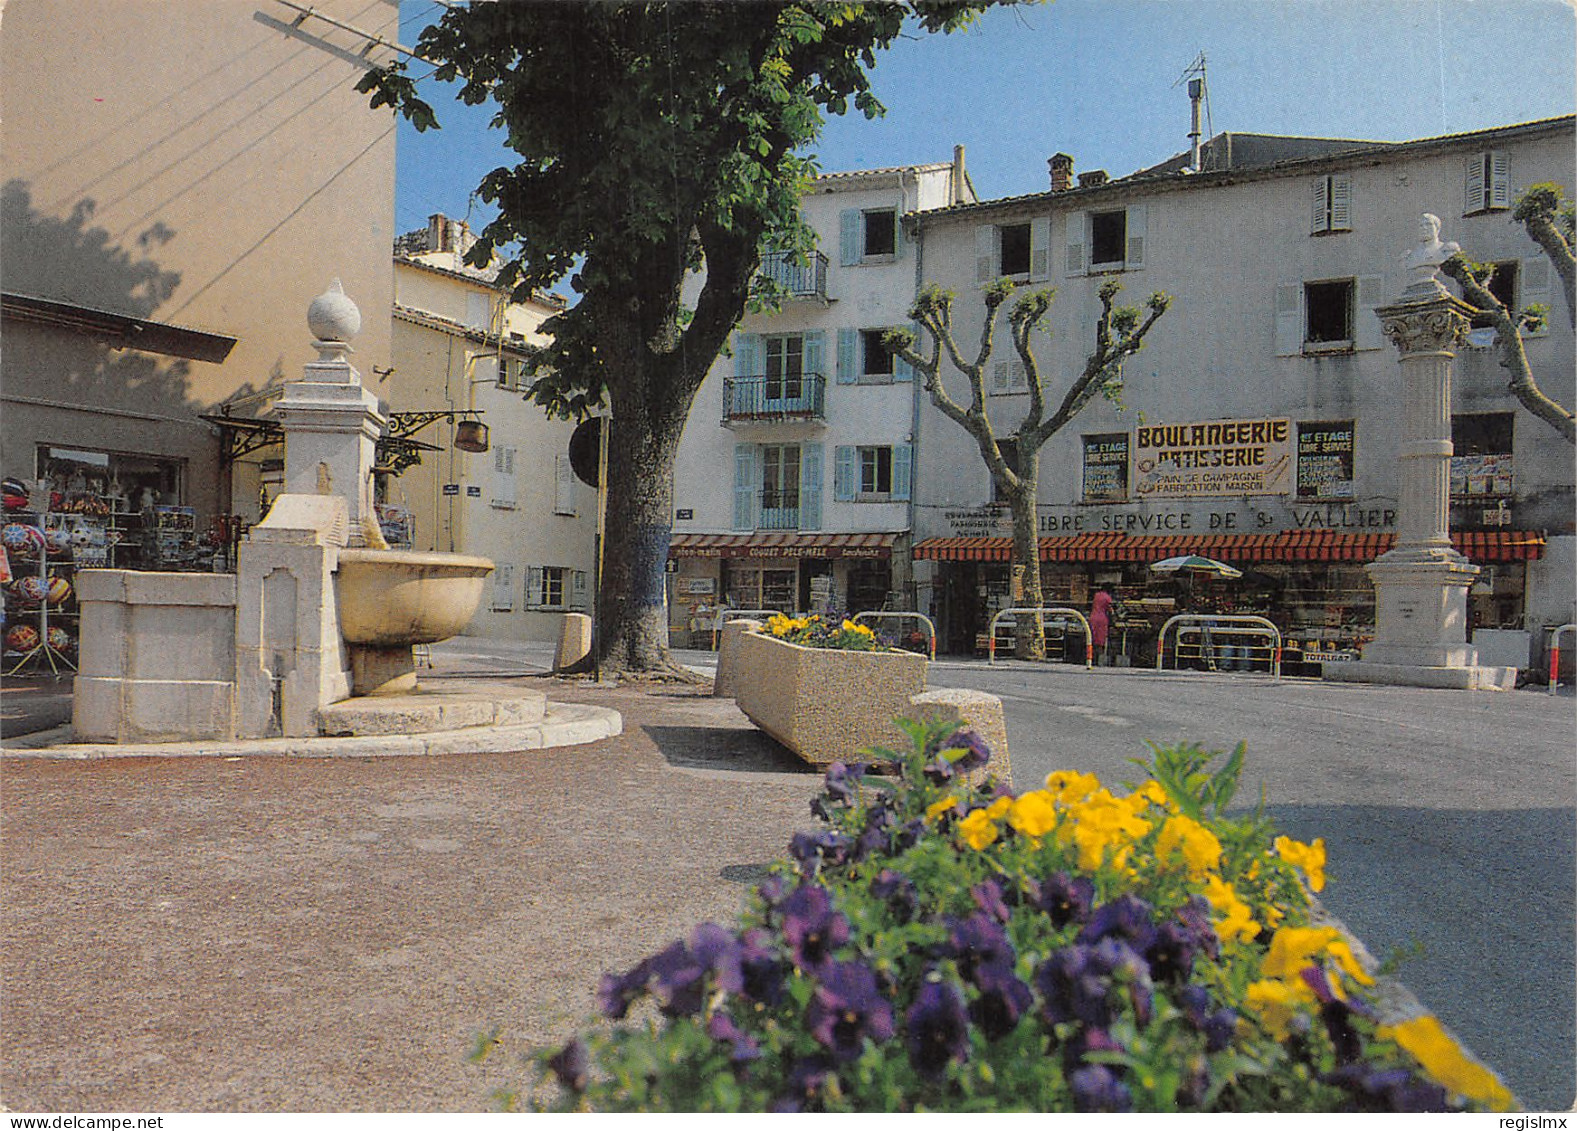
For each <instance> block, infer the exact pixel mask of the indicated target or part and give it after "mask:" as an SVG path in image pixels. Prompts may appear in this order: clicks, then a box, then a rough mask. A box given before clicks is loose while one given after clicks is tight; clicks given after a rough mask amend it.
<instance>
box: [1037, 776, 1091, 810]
mask: <svg viewBox="0 0 1577 1131" xmlns="http://www.w3.org/2000/svg"><path fill="white" fill-rule="evenodd" d="M1046 788H1047V789H1048V790H1050V791H1051V794H1052V796H1053V797H1055V798H1056V800H1057V803H1058V804H1059V805H1072V804H1073V803H1074V802H1075V801H1083V800H1084V799H1085V798H1086V797H1088V796H1090V794H1092V793H1094V792H1095V791H1096V790H1097V789H1100V788H1101V779H1100V778H1098V777H1096V776H1095V775H1094V774H1081V773H1079V772H1078V771H1077V770H1053V771H1052V772H1051V773H1049V774H1047V775H1046Z"/></svg>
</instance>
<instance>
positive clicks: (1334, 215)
mask: <svg viewBox="0 0 1577 1131" xmlns="http://www.w3.org/2000/svg"><path fill="white" fill-rule="evenodd" d="M1331 231H1333V232H1350V231H1352V178H1351V177H1349V176H1347V174H1345V173H1338V174H1337V175H1336V176H1333V177H1332V178H1331Z"/></svg>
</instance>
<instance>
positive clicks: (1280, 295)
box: [1276, 283, 1303, 357]
mask: <svg viewBox="0 0 1577 1131" xmlns="http://www.w3.org/2000/svg"><path fill="white" fill-rule="evenodd" d="M1302 352H1303V284H1301V283H1284V284H1282V285H1281V286H1279V287H1277V288H1276V356H1277V357H1296V356H1298V355H1299V354H1300V353H1302Z"/></svg>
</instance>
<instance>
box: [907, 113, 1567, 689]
mask: <svg viewBox="0 0 1577 1131" xmlns="http://www.w3.org/2000/svg"><path fill="white" fill-rule="evenodd" d="M1060 157H1061V155H1059V158H1060ZM1057 166H1058V159H1053V177H1054V178H1056V177H1058V176H1059V173H1060V175H1061V177H1062V180H1061V181H1060V182H1057V187H1056V188H1055V189H1054V190H1053V191H1050V192H1047V193H1044V194H1037V195H1033V196H1027V197H1018V198H1012V199H1007V200H999V201H987V202H982V203H979V204H975V205H966V206H954V207H950V208H946V209H943V210H940V211H937V212H931V213H922V214H920V215H919V216H918V217H916V218H915V225H914V226H915V227H916V229H917V231H918V233H919V236H920V249H919V250H920V253H921V255H922V258H923V278H924V281H925V282H926V283H931V282H935V283H938V284H940V285H941V286H942V287H944V288H946V289H950V290H952V291H954V292H956V294H957V296H958V298H957V302H956V305H955V308H954V325H955V329H956V331H957V332H958V333H959V335H960V337H961V339H962V340H963V343H964V345H965V348H966V349H968V350H972V349H973V348H974V344H975V343H976V342H978V338H977V337H974V336H973V335H976V334H978V327H979V325H980V319H981V317H982V314H983V304H982V301H981V293H982V284H983V283H985V282H987V281H990V280H992V279H995V278H997V277H999V276H1000V275H1004V274H1005V275H1009V276H1011V277H1014V278H1017V279H1018V280H1020V281H1021V282H1023V283H1024V284H1025V285H1026V287H1038V286H1048V285H1049V286H1054V287H1055V288H1056V289H1057V296H1056V300H1055V302H1054V303H1053V305H1052V308H1051V311H1050V314H1049V316H1048V318H1047V326H1048V329H1049V331H1050V335H1049V336H1047V335H1046V334H1039V335H1036V337H1035V349H1036V357H1037V361H1038V363H1039V365H1040V368H1041V369H1042V370H1043V371H1045V372H1048V373H1049V374H1051V376H1049V377H1048V378H1047V382H1046V384H1047V397H1048V400H1049V401H1050V402H1051V403H1052V404H1055V403H1057V401H1058V400H1060V398H1061V395H1062V391H1063V390H1064V389H1066V388H1067V386H1068V383H1069V382H1070V381H1071V379H1072V376H1073V374H1075V373H1076V372H1077V371H1078V370H1079V369H1080V368H1082V365H1083V361H1084V359H1085V357H1087V355H1088V354H1089V352H1090V351H1091V348H1092V345H1093V331H1094V326H1095V323H1096V317H1097V314H1098V311H1099V299H1098V298H1097V293H1098V290H1099V288H1100V286H1101V285H1102V284H1103V283H1104V282H1106V281H1107V280H1109V279H1116V280H1117V281H1119V282H1120V283H1121V284H1122V286H1123V288H1124V290H1123V293H1122V295H1121V296H1120V300H1119V301H1120V302H1123V303H1126V304H1129V305H1136V306H1142V304H1143V303H1144V300H1145V299H1146V298H1147V297H1148V296H1149V295H1150V294H1152V293H1153V292H1157V291H1164V292H1167V293H1169V294H1171V295H1172V296H1173V302H1172V305H1171V308H1170V310H1169V311H1168V312H1167V313H1166V315H1165V316H1164V317H1163V318H1162V319H1161V320H1160V322H1159V323H1158V324H1157V325H1156V327H1155V328H1154V329H1153V330H1152V332H1151V333H1150V336H1149V338H1148V339H1147V342H1148V345H1147V346H1146V348H1145V349H1144V350H1143V351H1142V352H1141V353H1139V354H1138V355H1136V356H1135V357H1134V358H1132V359H1130V361H1129V362H1128V363H1127V365H1126V366H1125V371H1124V391H1123V396H1122V403H1121V405H1120V406H1119V405H1117V404H1113V403H1110V402H1108V401H1106V400H1103V399H1097V400H1096V401H1095V402H1094V403H1092V404H1091V405H1090V406H1089V407H1088V408H1086V409H1085V411H1084V412H1082V413H1081V414H1080V415H1079V416H1077V417H1076V418H1075V419H1074V420H1073V421H1072V422H1071V423H1070V425H1069V426H1068V427H1067V428H1065V429H1064V430H1063V431H1062V432H1061V433H1060V434H1059V435H1057V436H1055V437H1053V438H1052V439H1051V440H1050V442H1049V443H1048V444H1047V445H1046V447H1045V448H1044V449H1042V453H1041V481H1040V500H1039V502H1040V514H1039V520H1040V531H1041V554H1040V556H1041V561H1042V579H1043V583H1044V584H1045V587H1046V599H1047V602H1048V604H1050V605H1072V606H1075V607H1080V608H1083V609H1086V610H1087V609H1088V608H1089V605H1090V600H1091V597H1092V594H1093V591H1094V589H1095V588H1096V587H1098V586H1100V585H1110V586H1112V587H1113V588H1114V589H1115V590H1116V592H1117V596H1118V598H1119V601H1120V602H1122V605H1123V607H1124V608H1125V609H1126V610H1127V611H1128V613H1129V614H1130V617H1129V619H1130V620H1131V624H1129V628H1130V636H1129V638H1124V641H1123V642H1121V643H1120V644H1119V647H1122V648H1126V649H1127V653H1128V654H1129V658H1130V659H1131V660H1132V661H1133V662H1145V661H1146V660H1147V659H1148V658H1149V654H1148V653H1147V652H1146V645H1145V638H1146V634H1148V635H1149V637H1151V638H1153V630H1154V628H1155V626H1156V624H1157V619H1156V618H1157V617H1159V616H1161V615H1162V614H1163V613H1165V612H1167V611H1169V610H1170V609H1172V608H1175V607H1176V606H1175V605H1173V604H1169V602H1171V601H1172V600H1174V599H1175V596H1176V594H1173V595H1170V596H1169V595H1167V594H1164V593H1162V592H1160V591H1159V590H1158V588H1157V586H1156V584H1155V581H1154V579H1153V578H1152V576H1151V575H1150V574H1149V572H1148V564H1149V563H1151V562H1153V561H1156V560H1159V559H1161V558H1165V557H1168V556H1172V555H1174V554H1181V553H1200V554H1204V555H1207V556H1210V557H1213V558H1218V559H1221V560H1224V561H1227V562H1230V563H1232V564H1234V565H1236V566H1238V567H1239V568H1242V569H1245V570H1246V571H1248V573H1249V576H1248V578H1246V579H1245V582H1244V583H1241V584H1239V585H1238V586H1236V587H1235V588H1233V589H1228V588H1227V587H1225V586H1206V587H1205V590H1206V593H1207V594H1209V595H1210V596H1209V598H1208V599H1209V600H1210V601H1212V602H1213V606H1212V607H1213V608H1214V609H1215V611H1220V612H1237V613H1255V614H1263V615H1266V616H1268V617H1270V618H1271V619H1272V620H1274V621H1275V622H1276V623H1277V624H1278V626H1280V627H1281V629H1282V631H1283V633H1284V635H1285V636H1286V637H1287V639H1288V641H1289V645H1288V653H1287V656H1288V659H1289V662H1297V661H1300V660H1303V659H1304V658H1305V657H1307V662H1308V663H1309V664H1311V665H1312V664H1313V663H1316V662H1322V658H1325V657H1329V661H1325V662H1335V661H1336V660H1338V659H1340V658H1344V657H1347V656H1354V655H1355V654H1356V650H1357V648H1358V646H1359V645H1360V644H1362V643H1363V642H1364V641H1365V640H1366V639H1367V638H1368V637H1369V636H1370V635H1372V632H1373V592H1372V589H1371V587H1370V586H1369V583H1368V580H1367V578H1366V576H1365V575H1364V573H1363V570H1362V566H1363V565H1364V564H1365V563H1366V562H1369V561H1372V560H1374V558H1376V557H1377V556H1379V554H1380V553H1382V552H1383V551H1384V550H1385V549H1386V548H1387V547H1388V545H1389V544H1390V538H1391V536H1392V535H1394V532H1395V529H1396V507H1397V496H1398V494H1399V491H1398V474H1397V461H1398V455H1399V452H1398V442H1399V436H1398V425H1397V421H1398V419H1399V415H1400V406H1399V404H1398V398H1399V396H1400V389H1401V384H1400V377H1399V365H1398V358H1399V354H1398V351H1397V349H1396V348H1395V347H1394V346H1393V345H1392V344H1391V343H1390V342H1388V341H1387V340H1386V339H1385V338H1384V336H1383V335H1382V333H1381V327H1380V322H1379V320H1378V319H1377V318H1376V317H1375V315H1374V309H1375V308H1376V307H1379V306H1383V305H1385V304H1386V303H1390V302H1394V301H1396V299H1397V298H1398V296H1399V295H1400V293H1401V290H1402V287H1403V286H1404V285H1405V280H1406V272H1405V269H1404V267H1403V265H1402V257H1403V255H1404V254H1405V253H1406V252H1407V251H1408V249H1409V248H1410V247H1411V246H1412V245H1413V244H1415V243H1416V242H1417V239H1418V230H1419V216H1420V215H1421V214H1423V213H1432V214H1434V215H1437V216H1439V217H1440V218H1441V221H1442V238H1445V239H1450V240H1455V241H1457V242H1458V243H1460V244H1461V246H1462V249H1463V251H1464V254H1466V255H1467V256H1468V258H1470V259H1473V260H1477V261H1480V262H1488V263H1493V264H1495V265H1496V276H1495V281H1494V284H1493V286H1494V288H1495V289H1496V290H1497V293H1500V294H1501V295H1502V296H1503V298H1504V299H1506V300H1508V301H1509V302H1510V304H1511V305H1512V306H1513V307H1514V308H1516V309H1519V310H1524V311H1527V310H1530V309H1538V308H1547V309H1548V314H1547V317H1546V319H1545V320H1544V323H1543V325H1542V326H1538V327H1536V328H1533V329H1531V330H1530V331H1529V332H1528V333H1527V334H1526V335H1525V340H1526V346H1527V351H1528V355H1529V359H1530V361H1531V363H1532V367H1533V371H1534V373H1535V375H1536V376H1537V378H1538V380H1539V382H1540V384H1541V387H1542V388H1543V389H1544V391H1545V392H1546V393H1548V394H1549V395H1550V396H1552V397H1553V398H1554V399H1555V400H1557V401H1558V402H1560V403H1561V404H1563V405H1566V406H1571V405H1573V404H1574V403H1577V388H1574V385H1577V380H1574V366H1573V348H1574V347H1573V334H1572V325H1571V322H1570V319H1569V318H1568V316H1567V313H1566V308H1565V302H1564V297H1563V295H1562V294H1561V290H1560V286H1561V284H1560V281H1559V278H1558V277H1557V276H1556V274H1555V272H1554V271H1553V270H1552V268H1551V264H1550V263H1549V261H1548V259H1547V257H1545V256H1544V254H1543V252H1542V251H1541V250H1540V249H1539V248H1538V246H1537V245H1536V244H1535V243H1534V242H1533V241H1532V240H1531V239H1530V238H1529V237H1528V236H1527V234H1526V233H1525V232H1524V231H1523V229H1522V227H1521V225H1519V224H1516V223H1514V222H1513V221H1512V220H1511V218H1510V208H1511V207H1512V205H1513V204H1514V203H1515V201H1516V198H1517V196H1518V195H1519V194H1520V192H1522V191H1523V190H1525V189H1526V188H1527V187H1528V186H1530V185H1533V184H1536V183H1540V182H1546V181H1554V182H1557V183H1561V184H1564V185H1566V186H1567V187H1568V189H1569V188H1570V176H1571V172H1572V169H1573V167H1574V146H1573V120H1572V118H1570V117H1566V118H1561V119H1555V120H1551V121H1546V122H1537V123H1530V124H1527V125H1521V126H1513V127H1507V128H1503V129H1497V130H1489V131H1483V132H1480V133H1475V134H1466V135H1457V136H1451V137H1443V138H1435V139H1427V140H1423V141H1418V142H1409V143H1403V144H1377V143H1359V142H1336V141H1328V140H1326V141H1321V140H1319V139H1292V138H1286V139H1280V138H1264V137H1255V136H1245V135H1223V136H1221V137H1218V138H1217V139H1215V140H1214V141H1213V142H1212V143H1211V144H1210V145H1209V146H1208V147H1207V149H1206V152H1205V160H1204V161H1203V162H1202V169H1201V170H1200V171H1197V172H1194V171H1185V170H1184V169H1183V168H1182V166H1181V162H1180V161H1174V162H1170V163H1168V164H1167V165H1162V166H1157V167H1156V168H1155V169H1152V170H1146V171H1144V172H1143V173H1138V174H1134V175H1133V176H1132V177H1126V178H1122V179H1119V180H1107V179H1106V178H1105V177H1104V174H1094V175H1090V174H1086V175H1085V176H1084V177H1083V178H1080V183H1078V184H1074V183H1073V181H1072V178H1071V161H1068V160H1067V159H1065V158H1062V168H1061V169H1060V170H1059V169H1058V167H1057ZM1000 322H1001V324H1000V325H999V327H998V338H997V340H996V353H995V358H996V359H997V364H996V372H995V373H994V377H995V381H994V382H993V387H992V389H991V393H992V395H991V396H990V397H989V398H988V401H989V403H988V406H987V408H988V412H989V414H990V416H991V417H992V419H993V421H994V422H995V423H996V425H997V428H998V433H999V435H1000V434H1002V433H1005V432H1008V431H1010V430H1011V429H1012V428H1013V427H1014V426H1015V425H1016V424H1017V423H1018V421H1019V420H1020V419H1021V418H1022V416H1023V413H1024V411H1025V408H1026V406H1027V402H1028V397H1027V395H1026V392H1025V390H1024V387H1023V378H1022V373H1021V372H1020V370H1019V367H1018V366H1017V363H1016V358H1015V356H1014V355H1013V351H1012V346H1011V343H1010V340H1009V338H1008V334H1007V330H1006V317H1005V312H1004V317H1003V318H1002V319H1001V320H1000ZM1492 337H1493V335H1492V333H1490V332H1488V331H1483V330H1478V331H1475V332H1474V333H1473V334H1472V335H1471V336H1470V339H1469V342H1468V343H1466V344H1464V346H1463V347H1462V348H1460V349H1459V350H1458V352H1457V356H1456V362H1455V377H1454V385H1453V389H1454V401H1453V410H1452V411H1453V440H1454V444H1455V455H1454V459H1453V465H1452V488H1451V489H1452V529H1453V536H1454V538H1455V540H1456V542H1457V544H1458V548H1459V549H1461V550H1462V552H1463V553H1465V554H1466V555H1467V556H1468V558H1469V559H1471V560H1472V561H1474V562H1476V563H1477V564H1479V565H1480V566H1481V567H1483V572H1482V574H1481V575H1480V577H1479V581H1478V583H1477V584H1475V585H1474V587H1473V591H1472V594H1471V601H1470V605H1471V616H1472V621H1473V623H1472V625H1471V626H1470V627H1471V628H1472V629H1473V631H1474V633H1475V639H1477V636H1478V634H1480V633H1484V634H1492V633H1496V632H1501V631H1510V632H1514V633H1519V632H1525V633H1528V634H1529V637H1528V638H1527V640H1526V641H1523V644H1524V646H1531V649H1532V650H1533V652H1534V653H1537V651H1538V650H1539V648H1540V647H1541V641H1542V638H1543V635H1544V632H1545V629H1546V626H1550V625H1558V624H1561V623H1564V622H1568V621H1571V620H1572V619H1573V614H1574V611H1577V610H1574V609H1573V596H1574V590H1577V566H1574V562H1577V554H1574V549H1573V547H1574V544H1577V540H1574V538H1573V507H1574V500H1573V460H1572V449H1571V446H1570V445H1569V444H1567V443H1566V442H1565V440H1564V439H1562V438H1561V437H1560V435H1559V434H1558V433H1556V432H1555V431H1554V430H1553V429H1552V428H1550V426H1549V425H1547V424H1545V423H1544V422H1542V421H1540V420H1539V419H1537V418H1535V417H1534V416H1532V415H1531V414H1529V413H1528V412H1527V411H1526V410H1525V409H1523V408H1521V407H1520V405H1519V404H1518V403H1517V402H1516V400H1515V399H1514V397H1513V396H1512V394H1511V393H1510V392H1509V391H1508V389H1507V387H1506V386H1507V375H1506V373H1505V371H1504V370H1502V369H1500V368H1499V367H1498V365H1497V364H1496V356H1495V354H1494V352H1493V350H1492V349H1491V348H1489V345H1490V340H1492ZM947 375H948V370H947V369H946V368H945V367H944V378H945V379H946V378H947ZM950 386H951V387H952V388H953V389H954V390H955V391H957V390H958V389H961V388H962V387H963V380H962V378H961V377H960V376H959V375H958V374H956V373H951V375H950ZM918 436H919V443H918V450H919V451H920V452H921V453H922V455H921V458H920V460H919V462H918V466H917V472H916V477H915V480H914V482H915V484H916V488H915V494H916V497H915V500H914V505H915V521H914V528H913V529H914V534H915V542H916V546H915V558H916V577H915V581H916V586H917V600H918V607H919V608H920V610H921V611H925V612H929V613H932V614H933V615H934V616H936V617H937V618H938V619H939V620H940V622H941V637H942V641H941V643H942V648H943V650H944V651H948V650H951V651H955V652H967V651H970V650H972V649H974V648H976V647H977V645H980V644H981V643H983V636H982V634H983V633H984V632H985V629H986V624H987V621H988V620H989V617H990V615H991V613H992V612H993V610H995V609H998V608H1002V607H1007V606H1008V605H1009V604H1011V603H1012V601H1013V594H1012V593H1011V583H1010V578H1009V567H1008V534H1009V528H1008V525H1007V515H1006V511H1005V508H1003V507H999V506H995V505H993V504H992V486H991V482H990V478H989V474H988V472H987V470H986V468H985V465H984V463H983V462H982V460H981V459H980V456H979V453H978V451H977V450H976V449H975V447H974V444H973V441H972V440H971V439H970V438H969V437H968V436H966V435H965V433H964V432H963V430H962V429H960V428H959V427H958V426H957V425H955V424H953V423H952V422H951V421H948V420H947V419H946V418H944V417H942V416H941V415H940V413H938V412H936V411H935V410H934V409H932V408H931V407H930V406H929V403H926V404H925V406H924V407H923V410H922V413H921V424H920V428H919V430H918ZM1125 623H1127V622H1125ZM1485 638H1486V639H1488V636H1487V635H1486V637H1485ZM1293 642H1296V645H1297V646H1296V647H1293ZM1516 646H1517V643H1516V642H1515V641H1514V642H1513V647H1514V648H1515V647H1516ZM1072 654H1073V653H1071V652H1070V655H1072ZM1078 658H1079V659H1081V660H1082V650H1081V651H1080V652H1079V653H1078ZM1495 662H1497V663H1498V662H1508V661H1505V660H1500V659H1497V660H1496V661H1495ZM1515 662H1516V663H1517V666H1519V667H1527V666H1529V661H1528V657H1527V656H1523V657H1522V658H1520V659H1518V660H1516V661H1515ZM1291 670H1298V669H1297V668H1292V669H1291ZM1311 674H1312V673H1311Z"/></svg>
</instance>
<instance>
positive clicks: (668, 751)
mask: <svg viewBox="0 0 1577 1131" xmlns="http://www.w3.org/2000/svg"><path fill="white" fill-rule="evenodd" d="M642 729H644V730H645V732H646V734H647V736H648V737H649V738H650V739H651V740H652V741H653V742H654V743H656V744H657V749H658V751H659V752H660V753H661V754H662V756H663V758H664V759H666V760H667V762H668V764H669V765H670V766H674V767H676V768H679V769H686V770H710V771H723V772H732V773H743V774H800V775H804V774H812V775H814V774H819V773H821V771H820V770H818V769H816V767H814V766H812V765H810V764H809V763H807V762H804V761H802V760H801V759H799V758H797V757H795V756H794V755H793V754H791V753H790V752H789V751H788V750H787V749H786V748H785V747H783V746H782V745H780V744H779V743H778V742H777V741H776V740H775V739H773V738H769V737H768V736H767V735H765V734H763V733H762V732H761V731H759V730H756V729H755V728H754V727H751V728H750V729H748V730H746V729H731V728H722V727H708V726H647V727H644V728H642Z"/></svg>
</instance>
